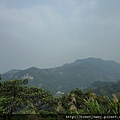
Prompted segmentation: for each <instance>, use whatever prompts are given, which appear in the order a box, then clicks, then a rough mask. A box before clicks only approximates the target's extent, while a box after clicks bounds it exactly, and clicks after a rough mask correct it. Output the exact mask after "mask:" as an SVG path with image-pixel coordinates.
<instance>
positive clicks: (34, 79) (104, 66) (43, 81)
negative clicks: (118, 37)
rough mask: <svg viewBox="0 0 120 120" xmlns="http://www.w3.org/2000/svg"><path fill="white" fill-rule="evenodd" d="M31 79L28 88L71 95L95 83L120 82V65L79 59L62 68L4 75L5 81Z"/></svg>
mask: <svg viewBox="0 0 120 120" xmlns="http://www.w3.org/2000/svg"><path fill="white" fill-rule="evenodd" d="M24 78H29V79H30V80H29V83H28V86H31V87H32V86H34V87H39V88H44V89H46V90H50V91H51V92H52V93H53V94H56V93H57V92H58V91H61V92H64V93H69V92H70V90H71V89H76V88H80V89H85V88H87V87H88V86H90V85H91V84H92V83H94V82H95V81H106V82H117V81H118V80H120V64H119V63H116V62H114V61H111V60H109V61H105V60H102V59H100V58H87V59H78V60H76V61H75V62H73V63H67V64H64V65H63V66H60V67H55V68H50V69H38V68H36V67H31V68H28V69H26V70H16V71H14V72H13V71H11V72H10V71H9V72H7V73H4V74H2V79H3V80H11V79H24Z"/></svg>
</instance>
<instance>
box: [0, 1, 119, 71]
mask: <svg viewBox="0 0 120 120" xmlns="http://www.w3.org/2000/svg"><path fill="white" fill-rule="evenodd" d="M118 3H119V0H116V2H115V1H113V0H109V1H108V0H106V1H104V2H103V1H100V0H85V1H84V0H76V1H74V0H60V1H59V2H58V1H56V0H51V1H49V0H46V1H42V0H35V1H34V2H33V1H32V0H30V1H29V2H28V1H23V0H21V1H18V2H16V1H15V0H11V1H9V0H6V1H4V0H1V1H0V36H1V40H0V44H1V45H2V46H1V47H0V55H1V56H2V59H1V61H0V64H1V66H3V67H1V71H5V70H7V69H12V68H26V67H30V66H36V67H39V68H42V67H53V66H54V65H57V66H59V65H62V64H64V63H65V62H71V61H74V60H75V59H77V58H85V57H89V56H93V57H101V58H104V59H114V60H117V61H120V58H119V57H118V55H117V54H118V51H119V50H120V48H119V46H118V45H119V38H120V34H119V32H120V23H119V21H120V15H119V11H120V8H119V6H118V5H119V4H118ZM111 8H112V9H111ZM103 53H104V54H103Z"/></svg>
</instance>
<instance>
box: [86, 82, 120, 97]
mask: <svg viewBox="0 0 120 120" xmlns="http://www.w3.org/2000/svg"><path fill="white" fill-rule="evenodd" d="M88 90H92V91H93V92H94V93H96V94H97V95H101V96H108V97H109V98H112V94H116V95H117V97H118V98H120V81H117V82H101V81H95V82H94V83H93V84H91V85H90V86H89V87H88V88H87V89H86V90H85V91H88Z"/></svg>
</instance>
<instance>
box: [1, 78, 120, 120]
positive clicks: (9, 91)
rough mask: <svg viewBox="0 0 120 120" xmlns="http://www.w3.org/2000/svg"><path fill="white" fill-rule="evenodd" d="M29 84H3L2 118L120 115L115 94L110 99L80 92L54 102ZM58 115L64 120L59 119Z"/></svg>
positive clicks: (71, 93) (118, 101)
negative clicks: (28, 85)
mask: <svg viewBox="0 0 120 120" xmlns="http://www.w3.org/2000/svg"><path fill="white" fill-rule="evenodd" d="M28 82H29V81H28V79H24V80H10V81H4V82H0V113H1V114H0V116H3V117H4V118H3V119H4V120H5V119H6V120H7V119H9V120H11V119H12V120H22V119H26V120H33V119H34V120H42V119H43V120H44V119H47V120H49V119H53V120H56V119H60V120H64V119H65V115H79V114H90V115H94V114H119V112H120V111H119V106H120V99H119V98H117V96H116V95H115V94H113V95H112V96H113V97H112V99H109V98H108V97H106V96H98V95H97V94H95V93H93V92H92V91H87V92H85V93H83V92H82V91H81V90H80V89H75V90H71V92H70V93H69V94H63V95H62V96H61V97H60V98H55V97H53V95H52V94H51V93H50V92H49V91H45V90H43V89H42V88H36V87H27V86H26V84H27V83H28ZM18 114H19V116H18ZM20 114H26V115H24V116H23V115H20ZM57 115H61V116H59V118H58V116H57Z"/></svg>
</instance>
